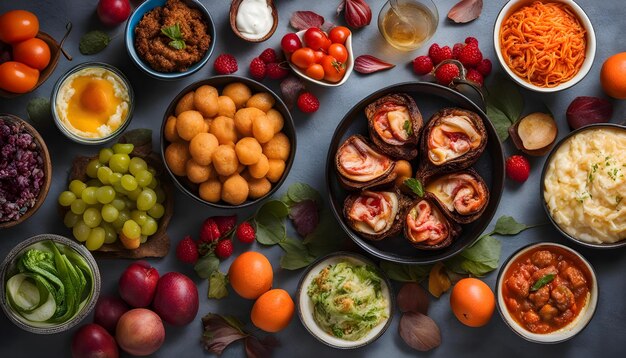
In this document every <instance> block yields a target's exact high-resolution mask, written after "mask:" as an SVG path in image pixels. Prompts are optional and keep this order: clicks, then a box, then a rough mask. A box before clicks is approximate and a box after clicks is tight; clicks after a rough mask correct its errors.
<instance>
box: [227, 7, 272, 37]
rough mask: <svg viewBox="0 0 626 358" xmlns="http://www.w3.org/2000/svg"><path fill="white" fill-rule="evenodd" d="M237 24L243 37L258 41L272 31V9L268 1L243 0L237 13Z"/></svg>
mask: <svg viewBox="0 0 626 358" xmlns="http://www.w3.org/2000/svg"><path fill="white" fill-rule="evenodd" d="M236 24H237V30H239V32H240V33H241V35H242V36H244V37H246V38H249V39H251V40H258V39H260V38H262V37H263V36H265V35H267V34H268V33H269V32H270V30H271V29H272V25H273V24H274V18H273V17H272V8H271V7H269V6H268V4H267V0H243V1H242V2H241V4H240V5H239V10H238V11H237V18H236Z"/></svg>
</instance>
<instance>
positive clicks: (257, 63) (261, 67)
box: [250, 57, 267, 81]
mask: <svg viewBox="0 0 626 358" xmlns="http://www.w3.org/2000/svg"><path fill="white" fill-rule="evenodd" d="M266 71H267V68H266V65H265V62H263V60H261V59H260V58H259V57H255V58H253V59H252V62H250V75H251V76H252V78H254V79H255V80H257V81H261V80H262V79H264V78H265V72H266Z"/></svg>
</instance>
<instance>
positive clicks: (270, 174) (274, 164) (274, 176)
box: [265, 159, 285, 183]
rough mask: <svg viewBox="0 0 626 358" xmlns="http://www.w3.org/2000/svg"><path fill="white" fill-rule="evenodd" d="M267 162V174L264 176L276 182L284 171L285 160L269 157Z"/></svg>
mask: <svg viewBox="0 0 626 358" xmlns="http://www.w3.org/2000/svg"><path fill="white" fill-rule="evenodd" d="M268 164H269V170H268V171H267V175H266V176H265V177H266V178H267V180H269V181H271V182H272V183H276V182H277V181H279V180H280V178H281V177H282V176H283V173H284V172H285V162H284V161H282V160H280V159H269V160H268Z"/></svg>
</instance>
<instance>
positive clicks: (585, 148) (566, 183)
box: [543, 127, 626, 244]
mask: <svg viewBox="0 0 626 358" xmlns="http://www.w3.org/2000/svg"><path fill="white" fill-rule="evenodd" d="M625 153H626V129H620V128H619V127H592V128H589V129H585V130H583V131H581V132H579V133H577V134H574V135H573V136H571V137H570V138H568V139H567V140H566V141H565V142H563V144H561V145H560V146H559V147H558V148H557V149H556V151H555V152H554V153H553V154H552V156H551V158H550V159H549V163H548V164H547V166H546V169H545V170H546V173H545V176H544V191H543V197H544V200H545V202H546V206H547V208H548V211H549V213H550V215H551V216H552V218H553V219H554V221H555V222H556V223H557V224H558V226H559V227H560V228H561V229H562V230H563V231H565V232H566V233H567V234H569V235H570V236H572V237H574V238H576V239H578V240H581V241H584V242H587V243H591V244H610V243H616V242H618V241H621V240H624V239H626V176H625V175H626V155H625Z"/></svg>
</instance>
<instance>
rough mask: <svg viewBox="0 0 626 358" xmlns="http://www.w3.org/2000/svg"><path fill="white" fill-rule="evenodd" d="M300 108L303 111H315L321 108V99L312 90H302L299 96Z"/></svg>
mask: <svg viewBox="0 0 626 358" xmlns="http://www.w3.org/2000/svg"><path fill="white" fill-rule="evenodd" d="M298 108H299V109H300V111H302V112H303V113H313V112H315V111H317V110H318V109H319V108H320V101H319V100H318V99H317V97H315V95H314V94H313V93H311V92H302V93H301V94H300V96H298Z"/></svg>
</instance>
